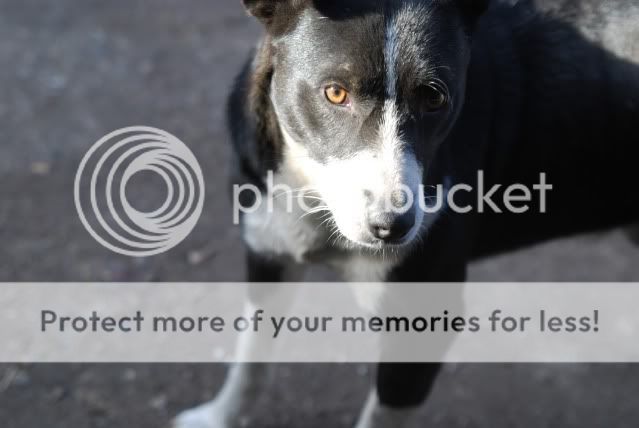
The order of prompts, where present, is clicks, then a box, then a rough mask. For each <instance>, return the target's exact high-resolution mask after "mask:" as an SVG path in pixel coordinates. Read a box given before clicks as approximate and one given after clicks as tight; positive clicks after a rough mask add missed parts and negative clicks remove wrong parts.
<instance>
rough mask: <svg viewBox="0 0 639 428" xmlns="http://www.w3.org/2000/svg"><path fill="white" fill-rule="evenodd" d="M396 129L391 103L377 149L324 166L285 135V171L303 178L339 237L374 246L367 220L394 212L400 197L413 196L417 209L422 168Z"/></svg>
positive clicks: (418, 223) (374, 146)
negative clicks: (322, 204)
mask: <svg viewBox="0 0 639 428" xmlns="http://www.w3.org/2000/svg"><path fill="white" fill-rule="evenodd" d="M398 123H399V119H398V117H397V112H396V108H395V104H394V103H393V102H390V101H389V102H387V103H386V105H385V107H384V115H383V120H382V122H381V123H380V127H379V137H378V139H377V142H376V144H372V145H371V146H369V147H367V148H365V149H363V150H361V151H360V152H357V153H353V154H352V155H351V156H349V157H347V158H329V159H327V161H326V162H324V163H320V162H318V161H315V160H314V159H312V158H311V156H310V154H309V153H308V151H307V149H306V148H305V147H304V146H303V145H302V144H300V143H299V142H297V141H295V140H293V138H292V137H291V136H290V135H289V134H288V133H287V132H285V131H283V133H284V137H285V140H286V148H287V155H286V159H287V161H286V165H287V168H289V169H293V170H295V171H296V173H297V174H298V175H301V176H303V177H305V181H306V183H307V184H308V185H309V186H310V187H312V188H314V189H316V190H317V191H318V192H319V194H320V195H321V197H322V199H323V201H324V202H325V203H326V205H327V206H328V208H329V209H330V211H331V213H332V215H333V219H334V220H335V223H336V225H337V227H338V228H339V230H340V232H341V234H342V235H344V236H345V237H346V238H348V239H349V240H351V241H353V242H355V243H357V244H360V245H361V244H363V245H367V244H371V245H373V244H375V240H374V239H373V237H372V235H371V234H370V232H369V227H368V219H369V216H370V215H371V214H381V213H383V212H388V211H390V208H391V207H389V204H392V202H393V201H394V200H395V198H394V197H393V196H394V195H396V194H397V193H398V192H404V193H411V194H412V195H411V196H412V198H413V201H414V204H415V205H418V199H417V198H418V197H419V195H420V184H421V182H422V167H421V166H420V165H419V163H418V162H417V160H416V158H415V156H414V154H413V153H412V151H411V150H409V149H407V147H406V145H405V144H404V143H403V142H402V140H401V138H400V135H399V132H398ZM416 211H417V213H416V215H417V219H416V224H415V230H414V231H413V232H412V233H411V234H410V236H409V238H410V239H409V241H410V240H412V239H413V238H414V237H415V236H416V234H417V231H418V230H419V228H420V226H421V223H422V221H423V212H422V211H421V210H419V209H417V210H416Z"/></svg>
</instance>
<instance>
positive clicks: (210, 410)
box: [172, 403, 237, 428]
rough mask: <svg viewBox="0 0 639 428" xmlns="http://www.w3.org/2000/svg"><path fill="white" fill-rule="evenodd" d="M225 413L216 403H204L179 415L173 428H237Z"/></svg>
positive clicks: (174, 421)
mask: <svg viewBox="0 0 639 428" xmlns="http://www.w3.org/2000/svg"><path fill="white" fill-rule="evenodd" d="M224 413H225V412H223V411H220V409H219V408H218V406H216V405H215V403H208V404H204V405H202V406H200V407H196V408H195V409H192V410H187V411H186V412H183V413H181V414H180V415H178V416H177V417H176V418H175V419H174V420H173V425H172V428H235V427H236V426H237V425H235V424H231V423H229V421H228V417H227V416H226V415H225V414H224Z"/></svg>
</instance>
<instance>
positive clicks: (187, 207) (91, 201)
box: [74, 126, 204, 257]
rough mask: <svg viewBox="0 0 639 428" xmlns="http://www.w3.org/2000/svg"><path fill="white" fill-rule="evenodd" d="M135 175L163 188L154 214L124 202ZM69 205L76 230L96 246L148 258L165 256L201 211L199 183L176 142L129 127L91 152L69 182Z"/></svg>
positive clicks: (191, 160) (195, 166) (193, 163)
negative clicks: (150, 177)
mask: <svg viewBox="0 0 639 428" xmlns="http://www.w3.org/2000/svg"><path fill="white" fill-rule="evenodd" d="M138 173H153V174H157V176H159V177H160V178H161V179H162V181H163V182H164V184H165V186H166V198H165V200H164V202H163V203H162V204H161V206H160V207H159V208H157V209H156V210H153V211H150V212H144V211H140V210H138V209H136V208H134V207H133V205H132V204H131V203H130V202H129V200H127V192H126V189H127V185H128V184H129V182H130V181H131V179H132V178H133V177H134V176H135V175H136V174H138ZM74 200H75V206H76V209H77V211H78V215H79V216H80V220H81V221H82V224H83V225H84V227H85V228H86V229H87V231H88V232H89V233H90V234H91V236H92V237H93V238H94V239H95V240H96V241H98V242H99V243H100V244H101V245H103V246H104V247H106V248H108V249H109V250H111V251H114V252H116V253H119V254H123V255H126V256H132V257H148V256H153V255H157V254H161V253H164V252H166V251H168V250H170V249H171V248H173V247H175V246H176V245H178V244H179V243H180V242H182V241H183V240H184V239H185V238H186V237H187V236H188V235H189V234H190V233H191V231H192V230H193V228H194V227H195V225H196V224H197V222H198V220H199V218H200V216H201V214H202V210H203V207H204V178H203V175H202V170H201V168H200V165H199V163H198V162H197V160H196V159H195V156H193V153H192V152H191V151H190V150H189V148H188V147H187V146H186V145H185V144H184V143H183V142H182V141H180V140H179V139H178V138H176V137H175V136H173V135H171V134H169V133H168V132H165V131H163V130H161V129H157V128H151V127H145V126H134V127H129V128H123V129H119V130H117V131H114V132H112V133H110V134H109V135H107V136H105V137H103V138H102V139H100V140H99V141H98V142H97V143H95V144H94V145H93V147H91V149H90V150H89V151H88V152H87V154H86V155H85V156H84V158H83V159H82V162H81V163H80V167H79V169H78V172H77V174H76V177H75V185H74ZM88 213H91V214H92V216H91V217H90V220H91V221H89V217H88V216H87V214H88Z"/></svg>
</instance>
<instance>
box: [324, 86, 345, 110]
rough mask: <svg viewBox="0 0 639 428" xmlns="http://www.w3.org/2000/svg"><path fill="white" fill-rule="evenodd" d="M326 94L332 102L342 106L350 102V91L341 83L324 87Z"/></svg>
mask: <svg viewBox="0 0 639 428" xmlns="http://www.w3.org/2000/svg"><path fill="white" fill-rule="evenodd" d="M324 94H325V95H326V99H327V100H328V101H329V102H330V103H331V104H335V105H340V106H343V105H346V104H348V91H347V90H346V89H344V88H342V87H341V86H339V85H330V86H327V87H326V88H325V89H324Z"/></svg>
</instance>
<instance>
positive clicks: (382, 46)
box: [244, 0, 488, 249]
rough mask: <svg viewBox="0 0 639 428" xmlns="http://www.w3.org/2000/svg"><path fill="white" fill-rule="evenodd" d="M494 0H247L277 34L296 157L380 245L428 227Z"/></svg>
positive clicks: (347, 231)
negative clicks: (423, 202)
mask: <svg viewBox="0 0 639 428" xmlns="http://www.w3.org/2000/svg"><path fill="white" fill-rule="evenodd" d="M487 2H488V0H385V1H375V0H244V4H245V6H246V8H247V9H248V11H249V12H250V13H251V14H252V15H254V16H256V17H257V18H258V19H260V20H261V21H262V22H263V23H264V25H265V27H266V29H267V33H268V36H269V37H268V43H269V44H270V49H269V52H271V56H272V57H271V58H270V59H269V60H270V62H271V64H272V67H273V70H272V71H273V74H272V83H271V88H270V99H271V102H272V104H273V107H274V110H275V112H276V115H277V118H278V121H279V125H280V128H281V132H282V135H283V137H284V140H285V146H286V147H285V150H286V156H287V157H288V159H289V161H291V162H292V163H294V164H295V165H296V166H297V168H298V169H299V171H300V172H301V173H302V174H304V175H305V177H306V179H307V181H308V183H309V184H310V185H311V186H312V187H313V188H314V189H315V190H316V191H317V192H318V193H319V194H320V196H321V198H322V200H323V202H324V203H325V204H326V205H327V208H328V209H329V210H330V211H331V213H332V216H333V219H334V221H335V224H336V225H337V227H338V228H339V231H340V232H341V234H342V235H343V236H344V237H346V238H348V240H350V241H352V242H353V243H355V244H357V245H359V246H363V247H368V248H376V249H380V248H384V247H386V246H403V245H406V244H408V243H410V242H412V241H413V240H414V239H415V238H416V236H417V235H418V234H419V232H420V230H421V228H422V224H423V223H424V218H425V214H424V211H423V210H422V209H420V207H419V205H420V204H419V198H421V197H423V192H421V189H420V186H421V184H422V182H423V179H424V173H425V169H426V168H428V165H429V162H430V160H431V159H432V158H433V156H434V153H435V152H436V151H437V149H438V146H439V145H440V144H441V142H442V141H443V140H444V139H445V138H446V136H447V134H448V133H449V132H450V129H451V128H452V125H453V123H454V122H455V120H456V118H457V116H458V114H459V112H460V109H461V108H462V104H463V99H464V93H465V83H466V73H467V68H468V64H469V59H470V35H471V33H472V28H473V26H474V25H475V22H476V20H477V19H478V17H479V16H480V14H481V13H482V12H483V10H484V9H485V7H486V3H487Z"/></svg>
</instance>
